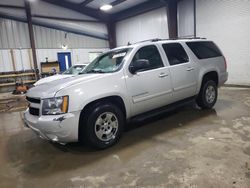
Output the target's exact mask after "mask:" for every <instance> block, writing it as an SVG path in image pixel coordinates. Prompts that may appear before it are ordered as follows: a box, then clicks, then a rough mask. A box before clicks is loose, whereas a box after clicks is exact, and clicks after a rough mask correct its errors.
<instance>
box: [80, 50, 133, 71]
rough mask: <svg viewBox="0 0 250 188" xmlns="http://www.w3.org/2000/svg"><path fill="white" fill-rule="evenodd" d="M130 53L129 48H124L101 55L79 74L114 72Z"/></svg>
mask: <svg viewBox="0 0 250 188" xmlns="http://www.w3.org/2000/svg"><path fill="white" fill-rule="evenodd" d="M130 51H131V48H126V49H118V50H113V51H110V52H107V53H105V54H102V55H100V56H98V57H97V58H96V59H95V60H94V61H92V62H91V63H90V64H89V65H88V66H87V67H86V68H85V69H84V70H83V71H82V72H81V73H80V74H85V73H111V72H115V71H117V70H119V68H120V67H121V66H122V63H123V59H124V58H125V57H126V56H127V55H128V54H129V52H130Z"/></svg>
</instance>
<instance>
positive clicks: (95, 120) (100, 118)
mask: <svg viewBox="0 0 250 188" xmlns="http://www.w3.org/2000/svg"><path fill="white" fill-rule="evenodd" d="M85 116H86V117H84V118H82V122H81V126H83V128H82V129H80V131H81V132H80V139H81V140H82V141H84V142H85V143H87V144H89V145H91V146H93V147H95V148H99V149H104V148H107V147H110V146H112V145H114V144H115V143H116V142H117V141H118V140H119V139H120V137H121V134H122V131H123V126H124V115H123V113H122V111H121V110H120V109H119V108H118V107H117V106H115V105H113V104H111V103H101V104H100V103H98V104H95V105H93V106H91V107H90V108H89V109H88V113H87V114H85Z"/></svg>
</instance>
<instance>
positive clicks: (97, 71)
mask: <svg viewBox="0 0 250 188" xmlns="http://www.w3.org/2000/svg"><path fill="white" fill-rule="evenodd" d="M86 73H106V72H104V71H102V70H94V69H93V70H90V71H88V72H86Z"/></svg>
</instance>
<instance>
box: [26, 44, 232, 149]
mask: <svg viewBox="0 0 250 188" xmlns="http://www.w3.org/2000/svg"><path fill="white" fill-rule="evenodd" d="M227 78H228V73H227V65H226V61H225V58H224V56H223V55H222V52H221V51H220V50H219V48H218V47H217V46H216V45H215V44H214V43H213V42H212V41H208V40H206V39H181V40H160V39H154V40H149V41H144V42H139V43H136V44H133V45H128V46H124V47H119V48H116V49H112V50H110V51H108V52H106V53H104V54H102V55H100V56H99V57H98V58H96V59H95V60H94V61H93V62H92V63H90V64H89V65H88V66H87V67H86V68H85V70H84V72H83V74H81V75H79V76H76V77H69V78H65V79H61V80H57V81H53V82H49V83H47V84H41V85H38V86H36V87H34V88H32V89H30V90H29V91H28V93H27V100H28V101H29V108H28V109H27V110H26V111H25V113H24V121H25V124H26V126H28V127H29V128H31V129H32V130H33V131H34V132H36V133H37V134H38V135H39V136H40V137H42V138H45V139H47V140H51V141H53V142H58V143H68V142H77V141H83V142H85V143H88V144H90V145H91V146H94V147H96V148H106V147H109V146H111V145H113V144H115V143H116V142H117V141H118V140H119V138H120V137H121V134H122V132H123V128H124V126H125V124H126V122H127V120H130V119H132V118H136V117H140V116H143V115H150V114H151V115H152V114H155V112H157V111H163V110H165V109H168V108H169V107H170V106H173V105H174V104H177V103H178V104H181V103H184V102H185V101H187V100H191V99H195V100H196V102H197V104H198V106H200V107H201V108H202V109H206V108H212V107H213V106H214V104H215V102H216V100H217V88H218V87H219V86H221V85H222V84H224V83H225V82H226V80H227Z"/></svg>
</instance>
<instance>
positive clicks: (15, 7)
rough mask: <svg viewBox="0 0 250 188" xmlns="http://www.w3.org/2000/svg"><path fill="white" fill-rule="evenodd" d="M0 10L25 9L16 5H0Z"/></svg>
mask: <svg viewBox="0 0 250 188" xmlns="http://www.w3.org/2000/svg"><path fill="white" fill-rule="evenodd" d="M0 8H13V9H25V7H23V6H16V5H0Z"/></svg>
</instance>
